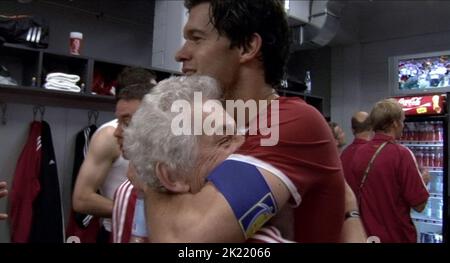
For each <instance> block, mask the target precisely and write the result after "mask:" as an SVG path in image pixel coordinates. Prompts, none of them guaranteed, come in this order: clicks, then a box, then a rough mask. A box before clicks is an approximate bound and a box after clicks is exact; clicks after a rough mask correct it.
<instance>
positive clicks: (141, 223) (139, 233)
mask: <svg viewBox="0 0 450 263" xmlns="http://www.w3.org/2000/svg"><path fill="white" fill-rule="evenodd" d="M147 241H148V232H147V222H146V220H145V206H144V198H143V196H142V195H141V194H138V198H137V199H136V205H135V208H134V218H133V225H132V228H131V237H130V243H146V242H147Z"/></svg>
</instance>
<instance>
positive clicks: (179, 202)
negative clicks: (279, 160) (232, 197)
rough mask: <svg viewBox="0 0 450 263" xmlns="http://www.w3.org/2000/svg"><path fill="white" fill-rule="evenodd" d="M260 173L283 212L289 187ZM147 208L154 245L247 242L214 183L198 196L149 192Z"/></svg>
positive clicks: (274, 178)
mask: <svg viewBox="0 0 450 263" xmlns="http://www.w3.org/2000/svg"><path fill="white" fill-rule="evenodd" d="M260 172H261V174H262V176H263V177H264V179H265V180H266V182H267V184H268V185H269V187H270V189H271V190H272V193H273V195H274V197H275V200H276V202H277V205H278V207H280V208H281V207H282V206H283V205H284V204H285V203H286V202H287V200H288V199H289V197H290V193H289V191H288V189H287V187H286V186H285V185H284V183H283V182H282V181H281V180H280V179H278V177H276V176H274V175H273V174H271V173H270V172H267V171H266V170H263V169H260ZM146 208H147V209H146V210H147V211H146V213H147V223H148V224H147V225H148V227H149V229H151V236H150V240H151V242H200V243H202V242H211V243H218V242H222V243H228V242H243V241H245V239H246V238H245V235H244V232H243V229H242V227H241V224H240V223H239V221H238V219H237V218H236V216H235V214H234V212H233V209H232V208H231V206H230V205H229V203H228V201H227V199H226V198H225V197H224V196H223V195H222V193H221V192H220V191H219V190H218V189H217V188H216V187H215V186H214V185H213V184H212V183H207V184H206V185H205V186H204V187H203V188H202V190H201V191H200V192H198V193H196V194H179V195H168V194H164V193H158V192H156V191H154V190H152V189H147V191H146ZM256 230H257V229H256Z"/></svg>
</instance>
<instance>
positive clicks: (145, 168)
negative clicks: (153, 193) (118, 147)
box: [124, 76, 221, 189]
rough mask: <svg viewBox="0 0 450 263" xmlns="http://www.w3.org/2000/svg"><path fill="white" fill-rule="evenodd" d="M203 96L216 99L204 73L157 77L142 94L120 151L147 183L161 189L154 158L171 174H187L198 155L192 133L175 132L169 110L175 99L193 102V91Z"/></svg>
mask: <svg viewBox="0 0 450 263" xmlns="http://www.w3.org/2000/svg"><path fill="white" fill-rule="evenodd" d="M195 92H201V93H202V98H203V99H204V100H209V99H219V98H220V95H221V91H220V89H219V87H218V84H217V82H216V81H215V80H214V79H212V78H210V77H206V76H188V77H185V76H183V77H171V78H169V79H166V80H163V81H161V82H160V83H159V84H158V85H156V86H155V87H154V88H153V89H152V90H151V91H150V92H149V93H148V94H147V95H145V97H144V98H143V100H142V102H141V105H140V107H139V109H138V110H137V111H136V113H135V114H134V115H133V118H132V120H131V123H130V125H129V126H128V128H126V129H125V132H124V151H125V153H126V156H127V157H128V158H129V160H130V161H131V162H132V163H133V164H134V166H135V167H136V171H137V173H138V174H139V175H140V176H141V178H143V179H144V180H145V181H146V182H147V184H148V185H149V186H150V187H153V188H155V189H161V188H162V186H161V183H160V182H159V180H158V178H157V177H156V174H155V167H156V164H157V163H158V162H161V163H164V164H166V165H167V166H168V167H169V170H170V171H171V173H172V174H173V176H181V177H187V176H189V175H190V173H191V171H192V168H193V166H194V165H195V160H196V159H197V156H198V146H197V138H196V136H195V135H175V134H174V133H173V132H172V130H171V123H172V120H173V119H174V117H175V116H177V114H178V113H177V112H171V107H172V104H173V103H174V102H175V101H177V100H186V101H188V102H189V103H190V105H193V103H194V93H195Z"/></svg>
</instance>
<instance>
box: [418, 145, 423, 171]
mask: <svg viewBox="0 0 450 263" xmlns="http://www.w3.org/2000/svg"><path fill="white" fill-rule="evenodd" d="M417 164H418V165H419V166H420V167H423V166H424V161H423V147H420V148H418V151H417Z"/></svg>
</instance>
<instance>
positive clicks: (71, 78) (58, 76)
mask: <svg viewBox="0 0 450 263" xmlns="http://www.w3.org/2000/svg"><path fill="white" fill-rule="evenodd" d="M50 79H62V80H68V81H70V82H73V83H77V82H78V81H80V76H78V75H73V74H66V73H61V72H54V73H49V74H47V77H46V78H45V80H46V81H49V80H50Z"/></svg>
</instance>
